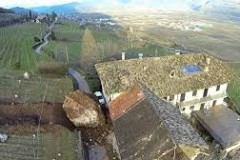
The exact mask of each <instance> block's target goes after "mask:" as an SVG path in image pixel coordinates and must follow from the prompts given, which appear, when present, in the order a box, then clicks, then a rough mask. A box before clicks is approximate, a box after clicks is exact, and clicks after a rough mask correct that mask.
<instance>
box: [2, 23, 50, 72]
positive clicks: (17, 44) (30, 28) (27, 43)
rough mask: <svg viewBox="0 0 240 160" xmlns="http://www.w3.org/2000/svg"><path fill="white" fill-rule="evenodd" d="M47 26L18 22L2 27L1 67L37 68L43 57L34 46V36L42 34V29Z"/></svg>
mask: <svg viewBox="0 0 240 160" xmlns="http://www.w3.org/2000/svg"><path fill="white" fill-rule="evenodd" d="M45 28H46V26H45V25H41V24H35V23H24V24H17V25H13V26H8V27H2V28H0V46H1V48H0V67H1V68H9V69H25V70H26V69H27V70H34V69H36V62H37V61H38V60H39V59H41V58H42V57H39V56H38V55H36V54H35V52H34V50H33V49H32V46H33V45H34V43H35V42H34V36H38V37H39V36H40V33H41V32H40V30H45Z"/></svg>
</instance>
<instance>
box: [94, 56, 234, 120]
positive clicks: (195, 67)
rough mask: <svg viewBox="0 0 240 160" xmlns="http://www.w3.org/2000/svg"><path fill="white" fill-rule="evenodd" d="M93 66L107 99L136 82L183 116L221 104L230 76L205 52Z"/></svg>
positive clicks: (215, 59)
mask: <svg viewBox="0 0 240 160" xmlns="http://www.w3.org/2000/svg"><path fill="white" fill-rule="evenodd" d="M95 67H96V70H97V72H98V75H99V77H100V80H101V83H102V87H103V94H104V96H105V98H106V101H107V102H110V101H112V100H113V99H114V98H116V97H118V96H119V95H121V93H124V92H126V91H127V90H128V89H129V88H131V86H133V85H134V84H135V83H140V84H142V85H144V86H146V87H147V88H148V89H149V90H150V91H152V92H153V93H155V94H156V95H157V96H158V97H160V98H162V99H165V100H167V101H169V102H170V103H172V104H173V105H174V106H176V107H177V108H179V111H180V112H181V113H182V114H184V115H186V116H190V115H191V112H192V111H198V110H203V109H209V108H210V107H212V106H216V105H225V103H224V98H226V97H227V87H228V83H229V82H230V81H231V80H232V79H233V78H234V76H233V74H232V73H231V71H230V70H229V69H228V67H227V66H225V64H224V63H223V62H222V61H221V60H220V59H218V58H216V57H213V56H210V55H208V54H183V55H173V56H163V57H151V58H142V59H130V60H120V61H113V62H108V63H102V64H97V65H96V66H95Z"/></svg>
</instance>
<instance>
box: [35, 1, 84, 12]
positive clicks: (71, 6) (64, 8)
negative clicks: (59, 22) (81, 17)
mask: <svg viewBox="0 0 240 160" xmlns="http://www.w3.org/2000/svg"><path fill="white" fill-rule="evenodd" d="M79 5H80V3H67V4H63V5H56V6H49V7H48V6H42V7H35V8H31V9H32V10H33V11H35V12H37V13H52V12H55V13H58V14H60V13H75V12H77V9H76V8H77V6H79Z"/></svg>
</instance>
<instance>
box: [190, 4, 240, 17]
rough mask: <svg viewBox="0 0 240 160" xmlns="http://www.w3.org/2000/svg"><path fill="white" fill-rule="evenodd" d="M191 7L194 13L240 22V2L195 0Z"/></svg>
mask: <svg viewBox="0 0 240 160" xmlns="http://www.w3.org/2000/svg"><path fill="white" fill-rule="evenodd" d="M190 7H191V9H192V10H193V11H196V12H202V13H204V14H206V15H210V16H214V17H217V18H221V19H230V20H235V21H239V20H240V0H202V1H198V0H193V1H192V2H191V3H190Z"/></svg>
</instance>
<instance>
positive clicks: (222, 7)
mask: <svg viewBox="0 0 240 160" xmlns="http://www.w3.org/2000/svg"><path fill="white" fill-rule="evenodd" d="M123 7H127V8H129V9H130V8H131V7H132V8H138V7H140V8H144V7H145V8H149V9H151V8H153V9H161V10H167V11H169V10H177V11H194V12H201V13H204V14H207V15H210V16H215V17H220V18H226V19H234V20H239V19H240V0H201V1H200V0H181V1H179V0H163V1H157V0H147V1H146V0H101V1H99V0H84V1H82V2H81V3H78V2H73V3H67V4H62V5H55V6H42V7H35V8H31V9H32V10H34V11H36V12H38V13H52V12H53V11H54V12H56V13H58V14H64V13H77V12H89V11H95V10H97V9H107V8H118V9H121V8H123Z"/></svg>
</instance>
